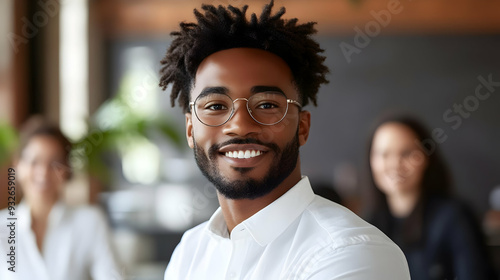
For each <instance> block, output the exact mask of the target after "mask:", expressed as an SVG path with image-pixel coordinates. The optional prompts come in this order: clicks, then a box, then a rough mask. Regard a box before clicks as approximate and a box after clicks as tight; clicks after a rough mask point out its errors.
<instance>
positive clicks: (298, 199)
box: [208, 176, 314, 246]
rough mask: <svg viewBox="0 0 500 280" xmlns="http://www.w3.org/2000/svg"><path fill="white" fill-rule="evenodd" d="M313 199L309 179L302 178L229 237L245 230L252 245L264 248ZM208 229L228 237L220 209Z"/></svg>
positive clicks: (212, 218)
mask: <svg viewBox="0 0 500 280" xmlns="http://www.w3.org/2000/svg"><path fill="white" fill-rule="evenodd" d="M313 199H314V192H313V190H312V188H311V184H310V183H309V179H308V178H307V177H306V176H304V177H303V178H302V179H301V180H300V181H299V182H298V183H297V184H296V185H295V186H293V187H292V188H291V189H290V190H288V192H286V193H285V194H283V195H282V196H281V197H279V198H278V199H276V200H275V201H273V202H272V203H271V204H269V205H267V206H266V207H265V208H263V209H261V210H260V211H259V212H257V213H255V214H254V215H253V216H251V217H250V218H248V219H246V220H245V221H243V222H242V223H241V224H239V225H237V226H236V227H235V228H234V229H233V231H232V233H231V235H233V233H236V232H238V230H241V229H243V228H245V229H246V230H247V231H248V233H249V234H250V235H251V236H252V237H253V239H254V240H255V242H257V243H258V244H259V245H261V246H265V245H267V244H269V243H270V242H272V241H273V240H274V239H275V238H277V237H278V236H279V235H280V234H281V233H282V232H283V231H285V229H286V228H287V227H288V226H289V225H290V224H292V222H293V221H294V220H295V219H296V218H297V217H299V216H300V215H301V214H302V212H303V211H304V210H305V209H306V207H307V206H308V205H309V204H310V203H311V202H312V201H313ZM208 230H209V231H210V232H212V233H213V234H215V235H217V236H220V237H223V238H229V233H228V230H227V225H226V222H225V220H224V216H223V215H222V210H221V209H220V207H219V209H217V211H216V212H215V213H214V214H213V215H212V217H211V218H210V221H209V222H208Z"/></svg>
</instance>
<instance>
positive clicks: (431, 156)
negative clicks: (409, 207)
mask: <svg viewBox="0 0 500 280" xmlns="http://www.w3.org/2000/svg"><path fill="white" fill-rule="evenodd" d="M387 123H398V124H402V125H404V126H406V127H407V128H409V129H411V130H412V131H413V132H414V133H415V135H416V137H417V139H415V140H416V141H418V143H420V145H421V148H422V149H423V152H424V154H425V155H426V157H427V167H426V169H425V171H424V175H423V178H422V182H421V195H420V200H419V202H418V203H417V205H416V207H415V209H414V210H413V211H412V213H411V214H410V216H409V217H408V218H407V219H406V221H405V225H403V234H404V235H405V236H403V240H402V242H403V243H405V244H411V243H414V242H417V241H418V240H420V237H421V234H422V230H423V226H424V225H423V210H424V209H423V207H424V204H425V201H426V200H427V198H429V197H430V196H440V197H448V196H449V195H450V192H451V179H450V176H449V171H448V169H447V167H446V165H445V163H444V161H443V159H442V158H441V156H440V154H439V152H438V143H436V142H434V140H432V137H431V135H430V133H429V130H428V129H427V128H426V127H425V126H424V125H423V124H422V123H421V122H420V121H418V120H417V119H416V118H414V117H411V116H407V115H391V116H385V117H383V118H381V119H380V120H379V121H378V122H377V123H376V124H375V126H374V127H373V129H372V130H371V133H370V137H369V139H368V140H369V142H368V150H367V156H366V162H367V165H368V166H367V173H368V174H367V175H368V176H367V177H368V182H367V183H368V185H369V186H370V191H369V194H370V201H369V203H367V204H370V208H371V211H369V212H370V213H372V217H371V218H370V221H371V222H372V223H374V224H375V225H376V226H377V227H379V228H380V229H381V230H382V231H384V232H386V233H387V231H389V230H390V229H389V228H388V227H389V220H390V217H391V214H390V211H389V206H388V204H387V199H386V196H385V194H384V193H382V191H380V190H379V189H378V188H377V187H376V185H375V181H374V179H373V173H372V169H371V165H370V156H371V150H372V143H373V138H374V136H375V133H376V131H377V130H378V128H380V127H381V126H382V125H384V124H387ZM429 141H432V144H433V145H432V148H430V147H428V146H429V145H424V144H428V143H429Z"/></svg>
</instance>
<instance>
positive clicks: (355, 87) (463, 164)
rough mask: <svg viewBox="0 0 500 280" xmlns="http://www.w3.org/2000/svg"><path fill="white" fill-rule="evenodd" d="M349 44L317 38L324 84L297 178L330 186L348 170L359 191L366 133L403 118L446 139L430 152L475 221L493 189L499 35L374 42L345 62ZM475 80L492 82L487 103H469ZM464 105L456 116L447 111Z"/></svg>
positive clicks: (498, 165)
mask: <svg viewBox="0 0 500 280" xmlns="http://www.w3.org/2000/svg"><path fill="white" fill-rule="evenodd" d="M353 38H354V36H351V37H329V38H320V39H319V41H320V44H321V45H322V47H323V48H324V49H325V55H326V57H327V64H328V65H329V67H330V69H331V74H330V84H329V85H327V86H324V87H323V88H322V89H321V91H320V93H319V106H318V107H316V108H314V107H312V106H309V108H308V110H310V111H311V112H312V128H311V135H310V138H309V141H308V143H307V144H306V146H304V147H303V148H302V150H301V157H302V169H303V173H304V174H309V175H310V176H312V177H317V178H324V179H327V180H329V179H331V178H332V176H333V172H334V170H337V173H338V172H340V173H342V172H343V170H345V168H342V166H344V167H345V166H346V165H347V166H351V167H352V168H351V169H355V170H356V177H357V179H358V181H357V182H356V185H357V188H358V189H357V190H358V191H363V189H362V188H360V187H361V185H363V183H362V177H363V176H362V175H363V174H362V173H363V168H364V166H365V165H366V160H365V156H366V147H367V137H368V131H369V130H370V126H371V125H373V123H374V120H375V119H376V118H377V117H379V116H380V115H381V114H383V113H384V112H388V111H398V112H401V111H403V112H408V113H411V114H412V115H415V116H417V117H420V118H421V120H422V121H424V122H425V123H426V124H427V126H428V127H429V129H435V128H438V129H441V130H442V133H444V135H446V137H447V138H446V140H445V141H444V142H443V143H441V144H437V145H436V146H437V148H438V149H439V150H440V152H441V154H442V155H443V156H444V158H445V160H446V162H447V163H448V165H449V168H450V169H451V172H452V175H453V179H454V182H455V192H456V193H457V195H458V196H459V197H461V198H463V199H464V200H465V201H466V202H468V203H469V204H471V205H472V206H473V207H474V208H475V210H476V212H477V213H478V214H482V212H484V211H485V210H487V209H488V207H489V204H488V195H489V192H490V191H491V190H492V189H493V188H494V187H495V186H499V185H500V148H499V146H498V145H499V144H500V51H499V50H500V36H393V37H383V36H380V37H377V38H373V39H372V40H371V41H370V43H369V44H368V45H367V46H366V47H365V48H359V50H360V53H355V54H352V55H351V56H350V59H351V62H350V63H348V61H347V59H346V57H345V56H344V55H343V53H342V51H341V48H340V44H341V43H342V42H345V43H349V44H351V45H353V46H355V45H354V44H353ZM478 77H483V78H484V79H486V80H488V79H491V80H493V81H495V82H496V83H497V85H496V86H493V87H492V88H490V90H492V93H491V94H490V95H489V96H488V97H484V95H487V93H488V90H486V89H485V88H483V89H481V91H480V93H481V94H483V95H482V96H481V97H483V99H484V100H479V99H477V97H474V96H475V90H476V87H477V86H478V85H480V84H481V82H480V81H479V79H478ZM489 77H490V78H489ZM464 101H465V102H466V103H467V104H466V107H464V111H465V112H464V113H463V117H462V116H461V115H460V114H459V113H455V112H454V111H453V110H454V104H462V105H463V103H464ZM475 101H478V102H477V103H475ZM467 108H468V109H469V110H470V112H469V111H468V110H467ZM448 110H451V112H447V111H448ZM444 114H448V115H446V117H444ZM443 137H444V136H443ZM429 147H430V146H429ZM348 170H350V169H348ZM337 177H338V176H337ZM343 180H345V179H343ZM348 182H349V181H348Z"/></svg>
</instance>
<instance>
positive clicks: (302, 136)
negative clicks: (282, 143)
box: [299, 111, 311, 146]
mask: <svg viewBox="0 0 500 280" xmlns="http://www.w3.org/2000/svg"><path fill="white" fill-rule="evenodd" d="M310 128H311V113H310V112H309V111H301V112H300V120H299V144H300V146H303V145H305V144H306V142H307V138H308V137H309V129H310Z"/></svg>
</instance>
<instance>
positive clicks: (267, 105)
mask: <svg viewBox="0 0 500 280" xmlns="http://www.w3.org/2000/svg"><path fill="white" fill-rule="evenodd" d="M278 107H279V106H278V105H277V104H275V103H271V102H267V103H261V104H259V105H258V106H257V109H275V108H278Z"/></svg>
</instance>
